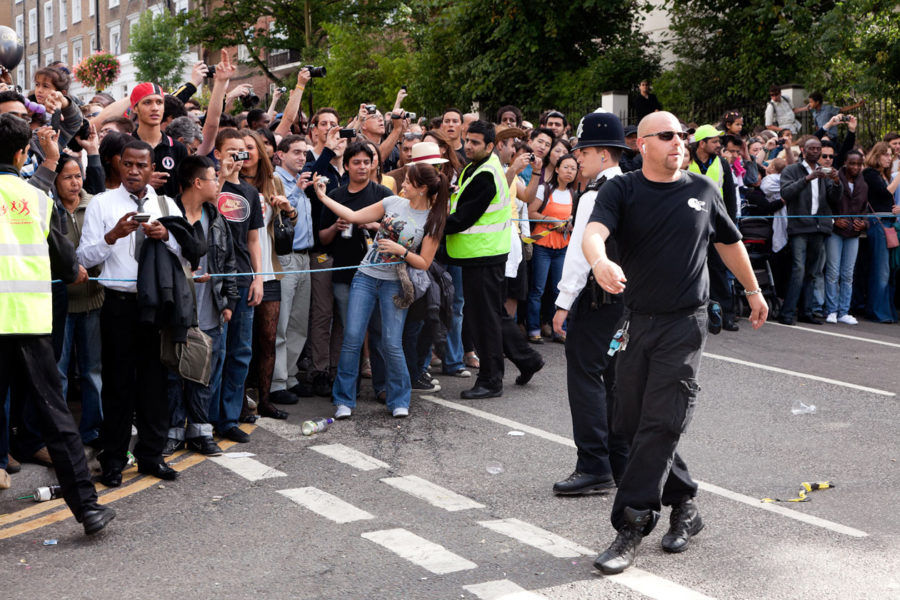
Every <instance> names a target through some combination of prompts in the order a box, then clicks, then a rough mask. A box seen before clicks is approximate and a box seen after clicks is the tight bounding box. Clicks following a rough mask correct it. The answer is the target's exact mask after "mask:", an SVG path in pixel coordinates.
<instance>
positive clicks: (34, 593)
mask: <svg viewBox="0 0 900 600" xmlns="http://www.w3.org/2000/svg"><path fill="white" fill-rule="evenodd" d="M742 324H743V327H742V329H741V331H740V332H738V333H733V334H727V333H723V334H722V335H719V336H715V337H711V338H710V340H709V341H708V344H707V348H706V352H707V356H706V357H705V358H704V361H703V365H702V367H701V374H700V383H701V386H702V388H703V389H702V392H701V395H700V403H699V406H698V410H697V412H696V414H695V417H694V421H693V423H692V425H691V428H690V431H689V432H688V433H687V434H686V435H685V437H684V438H683V440H682V444H681V453H682V455H683V456H684V457H685V459H686V460H687V462H688V464H689V466H690V468H691V472H692V474H693V475H694V477H695V478H696V479H698V480H699V481H701V482H702V483H701V492H700V494H699V496H698V504H699V507H700V510H701V512H702V515H703V518H704V521H705V523H706V529H705V530H704V531H703V532H702V533H701V534H700V535H698V536H697V537H696V538H695V539H694V540H693V542H692V544H691V547H690V548H689V550H688V551H687V552H685V553H684V554H681V555H674V556H673V555H667V554H665V553H664V552H662V550H661V549H660V547H659V539H660V537H661V536H662V534H663V533H664V532H665V529H666V526H667V519H668V515H667V514H666V513H664V514H663V518H662V519H661V521H660V525H659V526H658V527H657V529H656V530H655V531H654V532H653V533H652V534H651V535H650V536H649V537H647V538H646V539H645V540H644V542H643V545H642V546H641V551H640V554H639V556H638V560H637V563H636V568H635V569H632V570H629V571H627V572H626V573H625V574H623V575H620V576H616V577H602V576H600V575H598V574H597V573H596V572H594V571H593V569H592V567H591V563H592V561H593V559H594V557H595V555H596V552H598V551H601V550H603V549H604V548H605V547H606V546H607V545H608V543H609V542H610V541H611V540H612V538H613V532H612V529H611V527H610V525H609V522H608V517H609V509H610V506H611V503H612V497H611V496H592V497H584V498H558V497H554V496H553V494H552V493H551V485H552V484H553V482H554V481H556V480H558V479H562V478H563V477H565V476H566V475H568V474H569V473H570V472H571V471H572V469H573V467H574V462H575V459H574V449H573V447H572V444H571V429H572V428H571V416H570V414H569V409H568V402H567V398H566V388H565V378H564V374H565V359H564V355H563V348H562V346H560V345H557V344H547V345H544V346H543V347H541V352H542V353H543V354H544V355H545V357H546V359H547V367H546V368H545V370H544V371H543V372H541V373H540V374H538V375H537V376H536V377H535V379H534V380H533V381H532V383H531V384H529V385H528V386H527V387H525V388H520V387H517V386H515V385H513V379H514V378H515V375H516V370H515V368H514V367H512V366H511V365H509V364H507V376H506V393H505V395H504V396H503V397H502V398H500V399H493V400H486V401H462V400H459V391H460V390H462V389H464V388H465V387H468V386H469V385H471V381H472V380H461V379H451V378H446V377H445V378H441V385H442V386H443V390H442V391H441V392H439V393H437V394H434V395H433V396H426V397H424V398H415V399H414V400H413V405H412V409H411V413H412V414H411V416H410V418H409V419H406V420H394V419H392V418H391V417H390V415H389V414H388V413H387V411H386V409H385V408H384V407H383V406H382V405H379V404H376V403H374V402H372V401H371V395H370V394H369V393H368V392H366V393H364V394H363V397H362V398H361V401H360V405H359V407H358V409H357V410H356V411H355V412H354V415H353V417H352V419H351V420H349V421H343V422H338V423H336V424H335V425H333V426H332V427H331V429H329V430H328V431H327V432H324V433H322V434H317V435H315V436H312V437H303V436H302V435H301V434H300V431H299V425H300V423H301V422H302V421H303V420H304V419H306V418H310V417H315V416H330V414H331V412H332V408H331V405H330V404H329V402H328V401H327V400H325V399H315V400H311V401H305V402H304V403H302V404H301V405H298V406H293V407H287V410H288V411H289V412H290V413H291V417H290V419H289V420H288V421H287V422H276V421H270V420H267V419H262V420H260V422H259V424H258V427H256V428H255V429H254V430H253V432H252V434H251V438H252V441H251V442H250V443H249V444H244V445H240V446H231V447H229V448H228V450H227V454H233V453H235V452H241V453H250V454H252V456H245V457H243V458H241V457H240V455H238V457H237V458H234V457H231V458H222V459H218V460H216V461H215V462H214V461H212V460H206V459H203V458H202V457H199V456H196V455H192V454H189V453H188V454H180V455H179V456H177V457H175V458H174V459H173V463H175V464H176V465H177V468H180V469H183V472H182V476H181V478H180V479H179V480H178V481H176V482H174V483H169V482H165V483H163V482H160V481H158V480H155V479H153V478H147V477H137V476H135V477H134V478H133V479H130V480H128V481H126V483H125V485H123V487H122V488H119V489H118V490H113V491H105V492H103V494H102V495H101V498H102V499H104V501H109V502H111V505H112V506H114V507H115V509H116V511H117V513H118V517H117V518H116V520H115V521H113V522H112V523H111V525H110V526H109V527H108V530H107V531H105V532H104V533H102V534H101V535H98V536H96V537H95V538H86V537H85V536H84V535H83V534H82V532H81V528H80V526H79V525H78V524H77V523H75V521H74V519H72V518H71V517H70V516H68V517H67V515H68V514H69V513H68V512H67V510H66V509H65V507H60V506H59V505H58V504H59V501H56V502H52V503H44V504H34V503H31V502H30V501H26V500H16V499H15V498H16V496H21V495H23V494H24V493H28V491H27V490H28V489H29V488H30V487H32V486H34V485H40V484H44V483H47V482H49V481H51V480H52V473H51V472H50V471H49V470H47V469H43V468H41V467H37V466H33V465H26V466H25V468H24V470H23V472H22V473H20V474H18V475H15V476H13V489H11V490H7V491H4V492H0V577H2V581H3V583H2V588H0V589H2V590H3V591H4V592H5V593H3V594H2V596H3V597H7V598H25V597H40V598H53V599H54V600H56V599H63V598H91V599H103V598H135V599H142V598H148V599H149V598H153V599H156V598H198V599H199V598H211V599H212V598H229V599H230V598H235V599H238V598H254V599H268V598H276V599H281V598H303V599H307V598H328V599H338V598H340V599H344V598H367V599H381V598H386V599H387V598H389V599H407V598H410V599H411V598H423V599H431V598H442V599H449V598H492V599H493V598H506V599H507V600H512V599H513V598H515V599H518V600H522V599H527V598H530V599H532V600H536V599H540V598H545V599H546V598H549V599H559V600H568V599H574V598H579V599H580V598H621V599H632V598H658V599H661V600H671V599H681V598H684V599H694V598H698V599H699V598H720V599H726V598H727V599H732V598H733V599H773V598H787V597H797V596H800V595H804V596H809V595H815V596H816V597H819V598H841V599H854V600H856V599H896V598H900V519H898V517H897V506H898V504H900V470H898V464H897V460H898V458H900V445H898V439H900V426H898V422H900V421H898V418H897V412H898V399H897V396H896V395H895V394H897V393H898V392H900V376H898V362H900V361H898V358H900V326H887V325H876V324H871V323H862V324H860V325H859V326H857V327H847V326H834V325H831V326H822V327H814V326H808V325H806V326H803V327H804V328H806V329H802V330H801V328H788V327H784V326H779V325H774V324H767V325H766V326H765V327H764V328H763V330H761V331H758V332H752V331H750V330H749V327H748V326H747V324H746V321H743V322H742ZM807 329H808V330H807ZM823 332H825V333H823ZM826 333H837V334H841V335H844V336H849V337H838V336H835V335H826ZM771 368H775V369H780V371H778V370H772V369H771ZM796 400H800V401H802V402H804V403H806V404H814V405H815V406H816V409H817V410H816V412H815V413H814V414H805V415H794V414H792V412H791V407H792V404H793V402H794V401H796ZM512 432H521V433H523V434H524V435H515V434H512ZM824 480H829V481H832V482H834V483H835V485H836V487H835V488H834V489H828V490H823V491H817V492H813V493H812V494H810V496H809V497H810V501H809V502H807V503H784V504H777V505H771V504H763V503H761V502H760V501H759V500H760V499H761V498H763V497H769V496H774V497H779V498H790V497H793V496H794V495H795V494H796V492H797V490H798V489H799V486H800V483H801V482H804V481H824ZM773 507H775V508H773ZM35 511H41V512H35ZM45 540H57V543H56V545H44V542H45Z"/></svg>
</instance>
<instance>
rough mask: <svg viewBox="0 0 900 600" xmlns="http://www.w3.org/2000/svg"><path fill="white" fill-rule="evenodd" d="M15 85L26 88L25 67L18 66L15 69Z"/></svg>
mask: <svg viewBox="0 0 900 600" xmlns="http://www.w3.org/2000/svg"><path fill="white" fill-rule="evenodd" d="M16 85H18V86H20V87H23V88H26V87H28V84H27V83H25V65H23V64H19V66H18V68H17V69H16Z"/></svg>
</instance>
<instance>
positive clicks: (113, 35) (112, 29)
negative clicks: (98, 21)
mask: <svg viewBox="0 0 900 600" xmlns="http://www.w3.org/2000/svg"><path fill="white" fill-rule="evenodd" d="M109 52H110V54H112V55H113V56H118V55H120V54H122V28H121V27H120V26H119V24H118V23H116V24H115V25H110V26H109Z"/></svg>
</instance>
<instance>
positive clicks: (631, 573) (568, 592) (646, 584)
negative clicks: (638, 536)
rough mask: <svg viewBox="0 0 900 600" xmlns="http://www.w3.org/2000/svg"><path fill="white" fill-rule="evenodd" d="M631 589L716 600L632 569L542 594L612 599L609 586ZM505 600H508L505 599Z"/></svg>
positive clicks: (668, 597)
mask: <svg viewBox="0 0 900 600" xmlns="http://www.w3.org/2000/svg"><path fill="white" fill-rule="evenodd" d="M610 583H614V584H616V585H621V586H624V587H627V588H628V589H630V590H633V591H635V592H638V593H639V594H642V595H644V596H646V597H648V598H653V600H714V599H713V598H712V597H711V596H707V595H705V594H701V593H700V592H695V591H694V590H692V589H690V588H686V587H684V586H683V585H680V584H677V583H675V582H674V581H669V580H668V579H663V578H662V577H657V576H656V575H654V574H652V573H648V572H647V571H644V570H643V569H638V568H635V567H631V568H630V569H628V570H627V571H625V572H624V573H620V574H619V575H610V576H604V577H595V578H594V579H585V580H583V581H573V582H572V583H566V584H563V585H558V586H555V587H552V588H545V589H542V590H538V591H539V592H540V594H541V596H540V597H541V598H548V599H549V600H576V599H577V600H582V599H583V598H604V597H608V595H609V591H610V590H609V584H610ZM504 600H506V599H505V598H504Z"/></svg>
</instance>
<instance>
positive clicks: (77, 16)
mask: <svg viewBox="0 0 900 600" xmlns="http://www.w3.org/2000/svg"><path fill="white" fill-rule="evenodd" d="M81 1H82V0H72V23H80V22H81ZM93 5H94V4H93V2H92V3H91V6H93Z"/></svg>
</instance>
